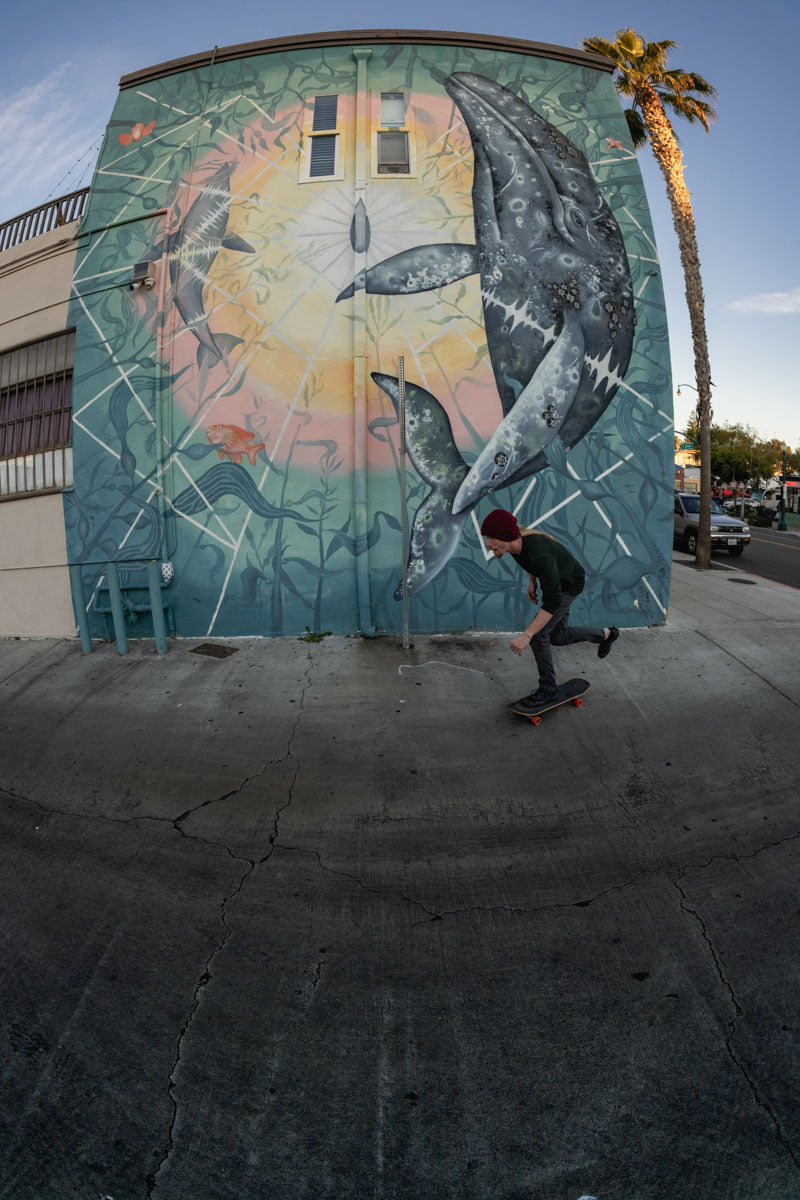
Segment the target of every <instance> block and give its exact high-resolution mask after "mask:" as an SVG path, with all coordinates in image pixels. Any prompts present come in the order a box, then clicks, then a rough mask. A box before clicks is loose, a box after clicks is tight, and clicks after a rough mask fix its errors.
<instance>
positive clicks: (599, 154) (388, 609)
mask: <svg viewBox="0 0 800 1200" xmlns="http://www.w3.org/2000/svg"><path fill="white" fill-rule="evenodd" d="M347 36H348V35H343V34H340V35H330V38H331V39H339V40H338V41H335V40H334V44H332V45H326V44H325V36H324V35H320V37H319V38H317V39H313V38H303V39H297V40H295V41H294V42H286V43H282V44H271V43H264V44H261V46H260V47H253V48H252V49H251V48H249V47H242V48H234V50H235V52H234V51H231V52H229V53H227V54H220V53H219V52H215V53H214V54H213V55H206V56H202V58H201V59H198V60H183V61H181V62H179V63H175V64H166V65H165V66H164V67H162V68H154V69H152V70H150V71H145V72H140V73H139V74H138V75H135V76H128V77H126V78H125V79H123V81H122V86H121V91H120V95H119V99H118V102H117V105H116V107H115V109H114V112H113V115H112V117H111V121H110V123H109V126H108V130H107V134H106V138H105V142H104V145H103V149H102V153H101V156H100V159H99V161H98V165H97V169H96V173H95V178H94V182H93V185H92V190H91V195H90V198H89V203H88V209H87V211H86V213H85V215H84V217H83V223H82V226H81V229H80V239H79V243H78V250H77V255H76V260H75V272H74V280H73V292H72V298H71V302H70V313H69V325H70V327H74V329H75V368H74V381H73V428H72V437H73V470H74V482H73V486H72V489H71V490H67V491H66V492H65V493H64V502H65V516H66V527H67V546H68V553H69V561H70V562H71V563H79V564H82V574H83V588H84V593H85V602H86V603H88V604H89V606H90V607H89V611H90V617H91V621H92V628H93V632H95V633H96V634H104V633H105V624H104V616H103V609H104V607H105V603H106V601H107V593H106V591H105V589H104V578H105V571H106V564H107V563H109V562H118V563H119V564H120V577H121V582H122V586H123V592H124V596H125V600H126V606H127V609H128V615H129V618H130V619H131V621H132V622H136V624H135V625H134V624H131V626H130V628H131V632H135V631H136V628H138V629H139V630H140V631H141V632H142V633H145V634H147V633H148V632H149V631H150V629H151V628H152V627H151V626H150V625H149V620H150V617H149V613H148V612H147V604H146V603H143V604H141V605H139V604H137V603H136V599H137V597H141V596H145V595H146V585H145V582H144V565H143V564H144V563H145V562H146V561H148V560H150V561H152V560H157V561H158V562H159V563H161V564H162V566H161V576H162V578H161V582H162V584H163V594H164V601H165V604H166V605H168V609H169V613H170V617H171V622H172V628H173V629H174V631H176V632H177V633H178V634H179V635H182V636H192V637H195V636H196V637H200V636H203V637H212V636H236V635H263V636H280V635H289V634H298V633H302V632H303V631H304V630H305V629H306V627H308V628H309V629H311V630H312V631H314V632H326V631H332V632H334V633H339V634H343V633H358V632H361V633H363V634H367V635H371V634H373V633H375V632H379V633H385V632H393V631H397V630H398V629H399V628H400V621H401V603H400V594H401V593H400V583H401V580H402V577H403V572H404V571H405V572H406V577H407V580H408V591H409V604H410V624H411V628H412V630H415V631H419V632H436V631H442V632H444V631H453V630H471V629H504V630H505V629H512V630H513V629H518V628H521V627H522V626H523V625H524V624H525V623H527V621H528V620H529V607H530V606H529V603H528V601H527V599H526V597H525V590H524V588H523V587H522V586H521V583H520V577H519V572H518V571H517V570H515V567H514V564H513V563H512V564H511V565H506V563H507V560H503V561H496V560H494V559H489V558H487V555H486V553H485V551H484V548H483V544H482V541H481V539H480V537H479V533H478V530H479V525H480V521H481V519H482V517H483V516H484V515H485V513H486V512H487V511H488V510H489V509H490V508H491V507H503V508H508V509H512V510H513V511H514V512H515V514H516V515H517V518H518V520H519V522H520V524H521V525H526V526H529V527H535V528H540V529H543V530H545V531H547V532H550V533H552V534H554V535H555V536H556V537H557V538H558V539H559V540H560V541H561V542H563V543H564V544H565V545H566V546H567V547H568V548H569V549H570V550H571V552H572V553H573V554H574V555H575V556H576V557H577V558H578V559H579V560H580V561H581V562H582V563H583V565H584V566H585V568H586V572H587V585H586V590H585V592H584V593H583V595H582V596H581V597H580V599H579V600H578V602H576V604H575V606H574V609H575V611H574V614H573V619H574V620H575V621H576V622H581V621H589V620H590V621H591V623H592V624H595V625H601V626H602V625H610V624H617V625H628V626H632V625H650V624H654V623H660V622H661V621H663V619H664V617H665V613H666V608H667V603H668V592H669V562H670V558H671V553H670V551H671V544H672V488H673V478H672V475H673V461H672V459H673V454H672V450H673V435H672V411H671V381H670V367H669V352H668V341H667V327H666V317H665V311H664V301H663V295H662V290H661V280H660V274H659V268H658V256H657V253H656V248H655V244H654V238H653V231H652V226H651V222H650V217H649V213H648V208H647V201H646V198H645V194H644V189H643V185H642V181H641V177H640V173H639V169H638V165H637V162H636V158H635V155H634V152H633V149H632V146H631V143H630V140H629V137H628V133H627V128H626V124H625V121H624V118H623V114H622V109H621V106H620V103H619V100H618V97H617V95H616V92H615V89H614V87H613V84H612V81H611V76H610V73H609V69H608V64H604V62H603V60H601V59H598V58H596V57H595V56H592V55H586V54H582V53H580V52H577V51H566V50H565V51H563V53H562V52H559V50H558V48H555V47H537V46H536V45H535V44H533V43H521V42H518V43H512V42H509V41H508V40H505V39H485V38H484V39H478V38H468V37H466V36H464V37H463V38H459V36H458V35H446V34H432V35H423V34H419V35H407V36H405V37H403V35H388V34H387V35H386V40H385V41H384V40H381V35H375V34H370V35H350V37H351V39H352V40H351V41H350V42H349V43H348V42H347V41H343V40H341V39H344V38H346V37H347ZM367 36H369V37H370V38H371V39H372V40H370V41H366V40H365V39H366V37H367ZM448 39H449V41H448ZM401 358H402V360H403V364H404V378H405V403H406V421H405V438H404V439H401V436H400V435H401V430H400V428H399V422H398V412H399V403H400V385H399V376H400V368H399V362H400V360H401ZM403 441H404V444H405V452H406V454H407V466H408V470H407V522H408V528H409V546H408V547H407V548H406V553H405V554H404V550H403V545H402V537H401V530H402V524H403V522H402V519H401V490H400V482H401V474H402V471H401V467H402V463H401V454H402V452H403V449H402V447H403ZM143 589H144V590H143Z"/></svg>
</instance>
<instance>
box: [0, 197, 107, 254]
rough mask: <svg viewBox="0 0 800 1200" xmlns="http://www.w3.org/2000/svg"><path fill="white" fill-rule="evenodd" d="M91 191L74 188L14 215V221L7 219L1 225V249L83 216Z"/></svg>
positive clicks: (18, 243) (6, 248)
mask: <svg viewBox="0 0 800 1200" xmlns="http://www.w3.org/2000/svg"><path fill="white" fill-rule="evenodd" d="M88 195H89V188H81V189H80V191H77V192H70V193H69V194H68V195H66V196H60V197H59V198H58V199H57V200H48V201H47V203H46V204H40V205H39V207H38V208H31V209H29V210H28V212H24V213H20V215H19V216H18V217H12V218H11V220H10V221H4V222H3V223H2V224H1V225H0V251H3V250H9V249H10V248H11V247H12V246H19V245H20V243H21V242H27V241H28V240H29V239H30V238H34V237H38V236H39V234H40V233H49V231H50V230H51V229H58V227H59V226H60V225H67V224H69V222H70V221H77V220H78V219H79V217H82V216H83V210H84V208H85V207H86V200H87V197H88Z"/></svg>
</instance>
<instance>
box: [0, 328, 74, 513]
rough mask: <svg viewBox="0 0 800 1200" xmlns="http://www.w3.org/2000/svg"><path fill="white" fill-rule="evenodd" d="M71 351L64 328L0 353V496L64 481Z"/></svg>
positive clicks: (69, 430)
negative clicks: (59, 331) (53, 334)
mask: <svg viewBox="0 0 800 1200" xmlns="http://www.w3.org/2000/svg"><path fill="white" fill-rule="evenodd" d="M74 353H75V332H74V330H70V331H69V332H68V333H59V334H56V335H55V336H54V337H49V338H43V339H42V340H41V341H38V342H30V343H29V344H28V345H26V346H18V347H17V348H16V349H15V350H7V351H6V352H5V353H3V354H0V494H8V493H18V492H29V491H40V490H43V489H47V488H54V487H63V486H64V485H65V483H67V482H69V479H68V475H71V461H70V463H69V464H66V462H65V457H64V453H63V451H64V448H65V447H67V446H69V444H70V442H71V440H72V428H71V424H72V366H73V358H74ZM55 452H58V454H56V453H55ZM56 459H58V461H56Z"/></svg>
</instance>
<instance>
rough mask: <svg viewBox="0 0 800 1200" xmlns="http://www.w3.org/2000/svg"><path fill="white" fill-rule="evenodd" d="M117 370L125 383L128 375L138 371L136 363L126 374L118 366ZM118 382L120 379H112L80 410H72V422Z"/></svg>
mask: <svg viewBox="0 0 800 1200" xmlns="http://www.w3.org/2000/svg"><path fill="white" fill-rule="evenodd" d="M117 370H118V371H119V373H120V378H121V379H125V381H126V382H127V380H128V376H129V375H132V374H133V372H134V371H138V370H139V364H138V363H134V364H133V366H132V367H131V369H130V370H129V371H127V372H126V371H123V370H122V367H120V366H119V365H118V366H117ZM119 382H120V379H112V380H111V383H107V384H106V386H105V387H104V388H103V390H102V392H98V393H97V395H96V396H92V398H91V400H87V401H86V403H85V404H82V405H81V407H80V408H75V409H73V411H72V417H73V420H74V419H75V417H78V416H80V414H81V413H82V412H86V409H87V408H91V407H92V405H93V404H94V403H95V402H96V401H97V400H99V399H100V397H101V396H105V394H106V392H110V391H111V389H112V388H113V387H116V386H117V384H118V383H119Z"/></svg>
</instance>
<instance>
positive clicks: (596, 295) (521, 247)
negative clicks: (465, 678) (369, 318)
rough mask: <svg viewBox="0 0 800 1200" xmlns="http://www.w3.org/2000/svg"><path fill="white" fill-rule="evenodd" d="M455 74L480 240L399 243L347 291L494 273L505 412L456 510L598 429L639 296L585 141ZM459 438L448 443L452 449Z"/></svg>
mask: <svg viewBox="0 0 800 1200" xmlns="http://www.w3.org/2000/svg"><path fill="white" fill-rule="evenodd" d="M444 86H445V89H446V90H447V92H448V93H449V95H450V96H451V97H452V99H453V100H454V102H455V103H456V105H457V106H458V108H459V110H460V112H461V114H462V116H463V118H464V121H465V123H466V125H467V128H468V130H469V134H470V138H471V140H472V148H473V154H474V177H473V188H472V200H473V212H474V220H475V245H453V244H441V245H439V244H437V245H429V246H416V247H414V248H412V249H410V250H407V251H403V252H402V253H400V254H395V255H393V256H392V257H391V258H388V259H386V260H384V261H383V262H381V263H377V264H376V265H375V266H373V267H370V268H368V269H367V270H365V271H363V272H361V273H360V274H359V275H358V276H357V277H356V278H355V279H354V281H353V283H352V284H351V285H350V286H349V287H347V288H345V289H344V290H343V291H342V292H341V293H340V295H339V296H338V297H337V299H339V300H344V299H347V298H348V297H350V296H352V295H353V294H354V292H355V291H357V290H358V289H360V288H364V289H366V291H367V292H369V293H380V294H385V295H404V294H411V293H414V292H423V291H428V290H431V289H433V288H438V287H443V286H445V285H447V284H449V283H453V282H455V281H457V280H459V279H463V278H466V277H467V276H468V275H472V274H475V273H478V274H479V275H480V280H481V296H482V301H483V313H484V323H485V327H486V334H487V343H488V347H489V356H490V359H491V363H492V369H493V372H494V377H495V383H496V386H497V391H498V394H499V397H500V402H501V406H502V411H503V419H502V421H501V422H500V424H499V425H498V427H497V429H496V430H495V432H494V434H493V435H492V436H491V438H490V439H489V441H488V442H487V444H486V446H485V447H484V448H483V450H482V452H481V454H480V455H479V456H478V459H477V461H476V462H475V463H474V464H473V465H472V466H470V467H469V468H468V469H467V471H466V474H465V476H464V479H463V481H462V482H461V483H460V485H459V487H458V491H457V492H456V494H455V497H454V499H453V504H452V514H451V515H452V516H459V515H462V514H463V515H466V514H467V513H468V512H469V511H470V510H471V509H472V508H473V507H474V506H475V505H476V504H477V503H478V501H479V500H480V499H481V498H482V497H483V496H485V495H488V494H490V493H493V492H495V491H497V490H499V489H500V488H504V487H507V486H509V485H510V484H512V483H515V482H517V481H518V480H520V479H524V478H527V477H528V476H530V475H533V474H534V473H535V472H537V471H541V470H542V469H543V468H545V467H546V466H547V465H548V459H547V453H546V451H547V447H548V446H549V445H550V444H551V443H552V442H553V440H554V439H555V438H556V437H559V438H560V439H561V441H562V442H563V444H564V446H565V447H566V449H567V450H569V449H571V448H572V447H573V446H574V445H576V443H577V442H578V441H580V439H581V438H582V437H583V436H584V434H586V433H587V432H588V430H589V429H591V428H592V426H593V425H594V424H595V422H596V421H597V419H598V417H600V415H601V414H602V413H603V412H604V411H605V409H606V408H607V407H608V405H609V403H610V402H611V400H612V399H613V397H614V395H615V393H616V390H617V387H618V385H619V383H620V381H621V380H622V378H623V376H624V374H625V371H626V369H627V366H628V363H629V361H630V356H631V351H632V347H633V334H634V302H633V289H632V285H631V278H630V269H629V266H628V259H627V255H626V253H625V246H624V242H623V239H622V234H621V232H620V229H619V226H618V225H617V222H616V220H615V219H614V217H613V215H612V213H611V210H610V209H609V207H608V205H607V204H606V203H605V201H604V200H603V197H602V195H601V193H600V189H599V187H598V184H597V181H596V180H595V178H594V175H593V174H592V170H591V167H590V166H589V163H588V161H587V160H586V158H585V156H584V155H583V154H582V153H581V151H580V150H578V149H577V147H576V146H574V145H573V144H572V143H571V142H570V141H569V139H568V138H567V137H565V135H564V134H563V133H561V132H560V131H559V130H557V129H556V128H555V126H553V125H551V124H550V122H549V121H547V120H546V119H545V118H544V117H543V116H541V115H540V114H539V113H537V112H536V111H535V110H534V109H532V108H531V107H530V106H529V105H527V104H526V103H524V102H523V101H522V100H521V99H520V98H519V97H518V96H516V95H515V94H514V93H513V92H510V91H508V89H506V88H504V87H502V86H501V85H500V84H497V83H495V82H494V81H492V80H490V79H486V78H484V77H483V76H480V75H474V74H468V73H457V74H454V75H451V76H449V77H448V78H447V79H446V80H445V84H444ZM381 386H382V387H383V384H381ZM384 390H386V388H384ZM387 394H389V393H388V392H387ZM448 424H449V423H448ZM410 446H411V443H410V440H409V453H411V449H410ZM453 449H455V447H450V446H449V445H448V446H447V447H445V446H444V445H440V447H439V453H441V454H444V455H446V456H449V455H451V454H452V450H453ZM456 453H457V451H456ZM423 478H424V476H423ZM448 540H449V539H448V538H445V541H448ZM438 570H441V566H438V569H437V571H436V573H438ZM411 573H412V574H414V575H415V577H416V578H417V586H418V587H419V585H420V583H421V582H422V580H421V578H420V577H419V574H418V572H416V571H415V570H414V569H413V567H412V569H411ZM432 577H433V576H431V578H432Z"/></svg>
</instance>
